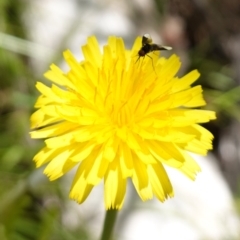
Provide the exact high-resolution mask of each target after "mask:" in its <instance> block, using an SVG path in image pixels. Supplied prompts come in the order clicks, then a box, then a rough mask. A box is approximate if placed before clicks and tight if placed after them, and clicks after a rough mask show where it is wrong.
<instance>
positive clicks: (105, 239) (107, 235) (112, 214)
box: [100, 209, 118, 240]
mask: <svg viewBox="0 0 240 240" xmlns="http://www.w3.org/2000/svg"><path fill="white" fill-rule="evenodd" d="M117 212H118V211H117V210H114V209H111V210H107V211H106V216H105V220H104V226H103V231H102V236H101V238H100V240H110V239H111V234H112V232H113V228H114V224H115V221H116V218H117Z"/></svg>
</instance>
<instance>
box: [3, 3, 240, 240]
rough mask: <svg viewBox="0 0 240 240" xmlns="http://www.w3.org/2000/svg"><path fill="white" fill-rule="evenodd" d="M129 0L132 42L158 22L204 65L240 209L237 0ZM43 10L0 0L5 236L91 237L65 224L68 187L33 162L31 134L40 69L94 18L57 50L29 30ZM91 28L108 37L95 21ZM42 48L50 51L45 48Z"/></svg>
mask: <svg viewBox="0 0 240 240" xmlns="http://www.w3.org/2000/svg"><path fill="white" fill-rule="evenodd" d="M33 2H37V1H33ZM45 2H46V1H45ZM49 2H51V1H49ZM123 2H125V4H126V5H130V7H129V10H128V14H127V17H128V20H129V22H130V23H131V25H132V27H131V29H132V31H131V33H129V34H128V33H126V34H125V36H123V37H124V38H125V39H126V42H127V43H129V47H130V46H131V44H132V43H131V42H132V41H133V40H134V39H135V37H136V36H137V35H143V34H144V33H146V32H148V29H151V31H154V30H153V29H155V33H156V35H161V36H162V41H164V43H165V44H166V45H171V46H173V48H174V49H175V51H176V53H177V54H179V55H180V56H181V58H182V62H183V70H182V71H183V72H186V71H188V70H191V69H194V68H197V69H199V71H200V72H201V79H200V81H198V82H197V84H199V83H200V84H202V85H203V87H204V89H205V90H204V94H205V98H206V100H207V102H208V105H207V106H206V109H210V110H214V111H216V112H217V116H218V118H217V120H216V121H213V122H211V123H209V124H206V127H207V128H208V129H209V130H210V131H211V132H212V133H213V134H214V136H215V140H214V150H213V154H214V155H215V156H216V157H217V159H218V164H219V166H220V169H221V170H222V172H223V175H224V176H225V179H226V181H227V182H228V184H229V186H230V188H231V190H232V193H233V196H234V198H235V203H236V206H238V208H239V206H240V203H239V199H240V198H239V197H240V184H239V180H240V178H239V176H240V175H239V173H240V162H239V159H240V158H239V154H240V152H239V151H238V148H239V143H240V134H239V133H240V126H239V120H240V109H239V100H240V88H239V83H240V70H239V69H240V47H239V45H240V44H239V42H240V40H239V39H240V37H239V36H240V35H239V34H240V27H239V26H240V2H239V0H231V1H226V0H224V1H221V0H217V1H190V0H189V1H187V0H183V1H176V0H175V1H168V2H167V1H161V0H154V1H148V2H149V6H151V7H150V8H149V9H148V8H145V9H144V8H141V7H140V5H138V2H137V1H133V2H131V3H127V1H123ZM115 3H116V4H117V2H116V1H115V2H114V1H102V2H101V4H99V3H98V5H96V6H94V4H95V2H94V1H89V2H87V1H75V5H76V6H78V8H79V9H83V8H84V9H85V11H89V9H91V8H95V10H96V9H98V8H99V11H101V10H102V11H104V10H106V9H108V7H109V6H111V7H112V6H114V4H115ZM55 7H56V8H57V7H58V5H57V3H56V6H55ZM37 11H38V9H37V8H34V7H33V6H32V5H31V1H19V0H17V1H13V0H0V183H1V184H0V239H1V240H5V239H10V240H26V239H29V240H30V239H39V240H45V239H52V240H59V239H69V240H74V239H78V240H80V239H86V240H87V239H90V236H89V231H88V230H87V229H86V228H85V227H84V225H81V227H78V228H75V229H67V228H65V227H63V223H62V218H61V215H62V212H63V211H64V209H65V207H66V202H68V201H70V200H68V196H67V195H66V194H65V192H64V191H62V187H61V180H58V181H55V182H53V183H51V184H49V182H48V180H47V179H46V177H45V176H43V175H42V170H36V169H35V165H34V163H33V161H32V158H33V156H34V155H35V154H36V153H37V152H38V150H39V149H40V148H41V146H42V145H43V141H36V140H34V141H33V140H31V139H30V138H29V118H30V115H31V113H32V112H33V111H34V109H33V106H34V103H35V101H36V98H37V96H38V93H37V91H36V90H35V83H36V81H37V80H42V81H44V80H43V77H42V73H43V72H44V71H46V70H47V68H48V65H50V64H51V63H52V62H53V61H54V62H55V63H56V64H60V59H61V55H62V51H63V50H64V49H66V48H68V46H69V45H70V43H71V37H72V36H73V35H74V34H76V31H79V30H77V26H79V25H81V26H82V28H84V29H85V28H88V22H85V20H86V19H84V18H83V17H81V16H79V17H76V18H75V19H74V20H73V21H71V23H70V24H69V26H68V28H67V29H65V30H64V32H65V34H63V35H62V38H61V39H58V42H57V44H56V45H55V46H54V49H53V48H52V46H51V44H48V43H46V45H45V46H44V45H43V44H42V43H36V42H34V40H33V38H32V37H31V31H32V30H31V29H30V28H34V24H31V17H32V16H33V15H34V14H35V13H36V12H37ZM109 11H111V8H110V10H109ZM43 17H44V16H43ZM96 18H97V16H96ZM87 20H88V21H89V17H87ZM35 21H41V19H40V18H39V19H35ZM43 28H44V26H43ZM116 28H117V25H116ZM88 31H89V35H90V34H96V35H97V36H99V37H102V38H103V39H107V38H106V37H105V36H104V34H103V33H102V32H101V31H100V30H98V28H97V27H96V28H95V29H94V30H91V28H90V29H88ZM86 32H87V31H84V33H85V34H86V37H87V33H86ZM78 34H81V32H79V33H78ZM114 34H115V33H114ZM86 37H85V36H84V38H85V39H86ZM105 41H106V40H105ZM79 46H80V44H79ZM42 49H44V51H45V52H46V53H49V54H48V55H47V54H46V55H44V54H43V52H42ZM48 49H49V52H48ZM41 53H42V55H41ZM44 57H45V58H44ZM43 58H44V61H43Z"/></svg>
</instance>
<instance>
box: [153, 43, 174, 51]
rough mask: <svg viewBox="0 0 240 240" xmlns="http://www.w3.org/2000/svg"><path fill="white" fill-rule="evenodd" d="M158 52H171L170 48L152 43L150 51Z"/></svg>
mask: <svg viewBox="0 0 240 240" xmlns="http://www.w3.org/2000/svg"><path fill="white" fill-rule="evenodd" d="M159 50H172V47H168V46H161V45H157V44H155V43H153V44H152V45H151V51H159Z"/></svg>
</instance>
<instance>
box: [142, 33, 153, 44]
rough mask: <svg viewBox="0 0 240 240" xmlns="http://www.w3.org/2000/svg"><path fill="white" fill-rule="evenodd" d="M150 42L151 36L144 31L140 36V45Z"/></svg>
mask: <svg viewBox="0 0 240 240" xmlns="http://www.w3.org/2000/svg"><path fill="white" fill-rule="evenodd" d="M151 43H152V38H151V36H150V35H149V34H148V33H146V34H144V35H143V36H142V46H144V45H146V44H151Z"/></svg>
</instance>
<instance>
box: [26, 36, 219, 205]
mask: <svg viewBox="0 0 240 240" xmlns="http://www.w3.org/2000/svg"><path fill="white" fill-rule="evenodd" d="M140 48H141V39H140V38H139V37H138V38H137V39H136V41H135V43H134V46H133V48H132V50H131V51H128V50H126V49H125V47H124V43H123V40H122V39H121V38H117V37H109V39H108V44H107V45H106V46H104V47H103V51H102V52H101V50H100V48H99V45H98V42H97V40H96V38H95V37H89V38H88V40H87V44H86V45H85V46H83V47H82V51H83V55H84V57H85V60H83V61H82V62H78V61H77V60H76V59H75V58H74V56H73V55H72V53H71V52H70V51H69V50H67V51H65V52H64V54H63V55H64V58H65V60H66V62H67V63H68V65H69V67H70V70H69V71H68V72H67V73H64V72H63V71H62V70H61V69H59V68H58V67H57V66H56V65H54V64H52V65H51V66H50V70H49V71H47V72H46V73H45V75H44V76H45V77H46V78H47V79H48V80H50V81H52V86H51V87H48V86H46V85H44V84H43V83H41V82H38V83H37V84H36V87H37V89H38V90H39V92H40V93H41V95H40V97H39V98H38V100H37V102H36V105H35V107H36V108H38V110H37V111H36V112H35V113H33V115H32V116H31V127H32V128H33V131H32V132H31V137H32V138H45V139H46V140H45V144H46V146H45V147H44V148H43V149H42V150H41V151H40V152H39V153H38V154H37V155H36V156H35V157H34V161H35V162H36V166H37V167H40V166H42V165H44V164H48V165H47V167H46V168H45V170H44V173H45V174H46V175H47V176H48V177H49V179H50V180H55V179H57V178H59V177H61V176H63V175H64V174H65V173H66V172H68V171H69V170H70V169H72V168H73V167H75V166H77V172H76V174H75V177H74V180H73V183H72V187H71V191H70V198H72V199H74V200H76V201H77V202H79V203H82V202H84V201H85V199H86V198H87V197H88V195H89V193H90V192H91V190H92V189H93V187H94V186H96V185H97V184H99V183H100V182H101V181H102V179H103V180H104V198H105V206H106V208H107V209H110V208H116V209H120V208H121V207H122V205H123V202H124V197H125V192H126V185H127V179H128V178H131V179H132V182H133V184H134V186H135V188H136V191H137V193H138V195H139V196H140V198H141V199H142V200H143V201H145V200H148V199H151V198H152V197H153V196H154V195H155V196H156V197H157V198H158V199H159V200H160V201H164V200H165V199H167V198H168V197H172V196H173V188H172V185H171V183H170V180H169V178H168V175H167V173H166V171H165V169H164V165H168V166H171V167H173V168H176V169H179V170H180V171H181V172H183V173H184V174H185V175H187V176H188V177H189V178H191V179H194V178H195V175H196V173H197V172H199V171H200V167H199V166H198V164H197V163H196V162H195V161H194V160H193V159H192V157H191V156H190V155H189V152H193V153H197V154H201V155H205V154H206V153H207V151H208V150H209V149H211V148H212V139H213V136H212V134H211V133H210V132H209V131H207V130H206V129H205V128H203V127H202V126H200V125H199V123H205V122H208V121H209V120H211V119H214V118H215V113H214V112H212V111H206V110H200V109H193V108H194V107H200V106H203V105H205V101H204V99H203V96H202V88H201V86H195V87H191V84H192V83H193V82H194V81H196V79H197V78H198V77H199V73H198V71H196V70H194V71H192V72H190V73H188V74H187V75H185V76H183V77H181V78H179V77H177V76H176V74H177V72H178V70H179V68H180V65H181V63H180V61H179V58H178V57H177V56H176V55H172V56H171V57H170V58H169V59H165V58H160V59H159V58H158V57H157V56H156V54H152V53H150V58H149V57H145V58H144V59H143V58H141V59H140V63H139V64H136V56H137V52H138V50H139V49H140ZM153 68H154V69H153Z"/></svg>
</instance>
